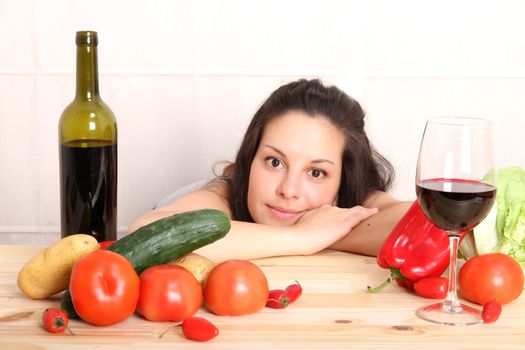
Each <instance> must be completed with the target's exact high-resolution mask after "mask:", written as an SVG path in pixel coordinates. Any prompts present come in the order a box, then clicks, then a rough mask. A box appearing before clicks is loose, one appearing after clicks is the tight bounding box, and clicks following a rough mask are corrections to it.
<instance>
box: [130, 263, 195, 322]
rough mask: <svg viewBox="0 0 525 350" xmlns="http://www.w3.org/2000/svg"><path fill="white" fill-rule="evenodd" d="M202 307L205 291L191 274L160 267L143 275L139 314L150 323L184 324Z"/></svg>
mask: <svg viewBox="0 0 525 350" xmlns="http://www.w3.org/2000/svg"><path fill="white" fill-rule="evenodd" d="M201 305H202V288H201V285H200V283H199V282H198V281H197V279H196V278H195V277H194V276H193V275H192V273H191V272H189V271H188V270H186V269H185V268H183V267H180V266H175V265H156V266H152V267H150V268H147V269H146V270H144V271H143V272H142V273H141V274H140V297H139V302H138V304H137V312H138V313H139V314H140V315H142V316H143V317H144V318H146V319H147V320H150V321H181V320H183V319H185V318H187V317H190V316H192V315H193V314H195V313H196V312H197V310H198V309H199V308H200V307H201Z"/></svg>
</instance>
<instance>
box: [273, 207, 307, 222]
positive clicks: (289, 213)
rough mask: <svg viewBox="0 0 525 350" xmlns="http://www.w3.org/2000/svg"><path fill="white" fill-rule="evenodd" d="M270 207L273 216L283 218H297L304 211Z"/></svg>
mask: <svg viewBox="0 0 525 350" xmlns="http://www.w3.org/2000/svg"><path fill="white" fill-rule="evenodd" d="M268 208H270V212H271V213H272V215H273V216H275V217H277V218H278V219H281V220H290V219H296V218H297V217H298V216H300V215H301V213H302V211H297V210H291V209H285V208H279V207H272V206H270V205H269V206H268Z"/></svg>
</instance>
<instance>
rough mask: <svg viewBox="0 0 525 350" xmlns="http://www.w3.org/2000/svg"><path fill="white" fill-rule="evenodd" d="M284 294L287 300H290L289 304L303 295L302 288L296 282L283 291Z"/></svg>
mask: <svg viewBox="0 0 525 350" xmlns="http://www.w3.org/2000/svg"><path fill="white" fill-rule="evenodd" d="M285 291H286V293H287V294H288V299H290V304H291V303H293V302H294V301H296V300H297V299H298V298H299V297H300V296H301V294H303V287H302V286H301V284H300V283H299V282H298V281H295V283H294V284H290V285H289V286H288V287H286V289H285Z"/></svg>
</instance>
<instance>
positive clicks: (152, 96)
mask: <svg viewBox="0 0 525 350" xmlns="http://www.w3.org/2000/svg"><path fill="white" fill-rule="evenodd" d="M524 15H525V2H521V1H518V0H516V1H508V0H507V1H490V2H482V1H461V2H460V1H436V2H430V1H399V0H398V1H386V0H385V1H304V0H303V1H282V0H281V1H276V0H265V1H242V0H236V1H235V0H231V1H211V0H210V1H204V0H200V1H190V0H187V1H175V0H174V1H169V0H158V1H154V0H152V1H145V0H143V1H131V0H92V1H89V2H85V1H76V0H73V1H72V0H48V1H45V0H18V1H17V0H0V170H1V171H0V191H1V192H0V193H1V200H0V241H1V238H2V237H6V236H7V233H8V232H15V233H19V234H18V235H19V236H20V235H22V236H23V233H24V232H40V233H41V234H42V236H44V235H46V234H49V233H51V234H52V235H55V233H56V232H58V230H59V222H60V216H59V215H60V213H59V197H58V195H59V189H58V141H57V126H58V119H59V117H60V114H61V112H62V109H63V108H64V107H65V106H66V105H67V104H68V103H69V102H70V101H71V99H72V98H73V95H74V69H75V45H74V36H75V32H76V31H77V30H86V29H89V30H96V31H98V33H99V73H100V90H101V94H102V97H103V99H104V100H105V101H106V102H107V103H108V104H109V105H110V106H111V108H112V109H113V111H114V113H115V115H116V117H117V121H118V127H119V192H118V195H119V198H118V216H119V220H118V221H119V229H120V230H124V229H125V228H126V227H127V225H129V224H130V222H131V221H132V220H133V219H134V218H136V217H137V216H139V215H141V214H143V213H144V212H146V211H148V210H149V209H150V208H151V207H152V206H153V205H154V204H155V202H156V201H157V200H158V199H159V198H161V197H162V196H163V195H165V194H167V193H169V192H171V191H173V190H175V189H177V188H178V187H180V186H182V185H184V184H187V183H189V182H192V181H194V180H196V179H201V178H205V177H209V176H211V170H212V165H213V163H214V162H217V161H220V160H231V159H232V157H233V156H234V154H235V152H236V149H237V147H238V144H239V142H240V139H241V136H242V134H243V132H244V129H245V127H246V126H247V123H248V121H249V120H250V118H251V116H252V115H253V113H254V111H255V110H256V109H257V107H258V106H259V104H260V103H261V102H262V101H263V99H264V98H266V97H267V95H268V94H269V93H270V92H271V91H272V90H273V89H275V88H276V87H277V86H279V85H280V84H282V83H284V82H288V81H290V80H293V79H297V78H299V77H320V78H322V79H323V80H324V81H325V82H327V83H335V84H337V85H338V86H340V87H341V88H343V89H344V90H345V91H347V92H348V93H349V94H350V95H353V96H354V97H356V98H357V99H358V100H359V101H360V102H361V103H362V104H363V107H364V108H365V109H366V111H367V115H368V119H367V122H368V131H369V133H370V136H371V138H372V140H373V142H374V143H375V145H376V146H377V148H378V149H379V150H380V151H381V152H382V153H383V154H384V155H386V156H387V157H388V158H389V159H390V160H391V161H392V162H393V163H394V165H395V167H396V170H397V178H396V183H395V185H394V188H393V189H392V192H393V194H394V195H396V196H398V197H399V198H401V199H414V197H415V196H414V184H413V181H414V172H415V169H414V167H415V161H416V157H417V149H418V146H419V139H420V137H421V133H422V130H423V126H424V122H425V119H426V118H428V117H431V116H436V115H451V114H453V115H478V116H483V117H486V118H489V119H492V120H493V121H494V122H495V123H496V125H497V135H496V139H497V140H498V146H499V150H498V156H499V160H500V165H501V166H506V165H515V164H517V165H525V156H524V155H523V153H522V152H521V148H522V147H521V142H518V138H519V137H521V136H522V134H523V130H524V126H525V118H523V116H524V115H525V98H523V96H522V95H523V91H525V89H524V88H525V38H524V35H523V33H525V23H524V21H523V20H522V18H523V17H524ZM2 232H4V233H2Z"/></svg>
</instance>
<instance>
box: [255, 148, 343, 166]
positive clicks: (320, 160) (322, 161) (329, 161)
mask: <svg viewBox="0 0 525 350" xmlns="http://www.w3.org/2000/svg"><path fill="white" fill-rule="evenodd" d="M263 146H264V147H268V148H270V149H272V150H274V151H275V152H277V153H279V155H280V156H281V157H283V158H285V159H286V154H284V152H283V151H281V150H280V149H278V148H277V147H274V146H271V145H263ZM312 163H330V164H332V165H335V163H334V162H332V161H331V160H328V159H314V160H312Z"/></svg>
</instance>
